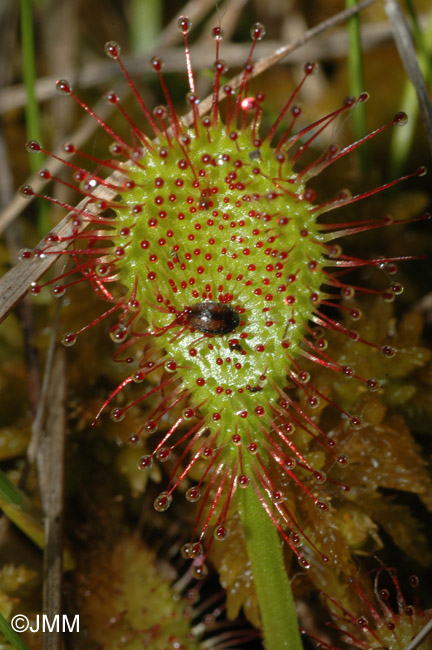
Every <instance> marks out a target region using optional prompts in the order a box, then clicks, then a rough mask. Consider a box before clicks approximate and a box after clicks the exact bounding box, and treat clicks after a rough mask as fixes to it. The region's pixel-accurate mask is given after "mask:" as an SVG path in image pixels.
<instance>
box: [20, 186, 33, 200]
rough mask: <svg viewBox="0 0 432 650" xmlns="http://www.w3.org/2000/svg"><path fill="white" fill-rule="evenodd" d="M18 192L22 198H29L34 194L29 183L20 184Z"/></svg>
mask: <svg viewBox="0 0 432 650" xmlns="http://www.w3.org/2000/svg"><path fill="white" fill-rule="evenodd" d="M18 194H19V195H20V196H22V197H23V198H24V199H31V198H32V196H34V189H33V188H32V186H31V185H21V187H19V188H18Z"/></svg>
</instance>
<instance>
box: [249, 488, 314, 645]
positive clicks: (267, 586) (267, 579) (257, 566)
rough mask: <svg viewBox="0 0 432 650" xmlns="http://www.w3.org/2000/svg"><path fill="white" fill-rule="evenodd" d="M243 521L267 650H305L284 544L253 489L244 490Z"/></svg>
mask: <svg viewBox="0 0 432 650" xmlns="http://www.w3.org/2000/svg"><path fill="white" fill-rule="evenodd" d="M241 518H242V523H243V527H244V531H245V535H246V546H247V550H248V555H249V559H250V562H251V565H252V573H253V577H254V583H255V589H256V593H257V597H258V602H259V607H260V612H261V618H262V625H263V631H264V639H265V647H266V650H284V649H286V650H302V647H303V646H302V642H301V640H300V634H299V631H298V622H297V615H296V610H295V605H294V598H293V595H292V591H291V584H290V580H289V578H288V575H287V573H286V569H285V563H284V558H283V553H282V546H281V540H280V538H279V534H278V532H277V529H276V527H275V525H274V524H273V522H272V521H271V519H270V518H269V516H268V515H267V513H266V512H265V510H264V508H263V507H262V505H261V503H260V500H259V498H258V496H257V495H256V494H255V492H254V490H253V488H252V485H250V486H249V487H248V488H247V489H245V490H242V495H241Z"/></svg>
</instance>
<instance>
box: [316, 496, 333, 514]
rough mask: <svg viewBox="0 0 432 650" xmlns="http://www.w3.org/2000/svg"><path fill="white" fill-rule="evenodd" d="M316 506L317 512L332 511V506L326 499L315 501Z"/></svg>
mask: <svg viewBox="0 0 432 650" xmlns="http://www.w3.org/2000/svg"><path fill="white" fill-rule="evenodd" d="M314 505H315V508H316V509H317V510H319V512H328V510H329V509H330V506H329V504H328V502H327V501H326V500H325V499H322V498H321V499H317V500H316V501H315V504H314Z"/></svg>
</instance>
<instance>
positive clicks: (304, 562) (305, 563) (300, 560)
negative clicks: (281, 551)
mask: <svg viewBox="0 0 432 650" xmlns="http://www.w3.org/2000/svg"><path fill="white" fill-rule="evenodd" d="M297 559H298V563H299V564H300V566H301V567H303V569H310V563H309V562H308V561H307V559H306V558H305V557H304V555H300V556H299V557H298V558H297Z"/></svg>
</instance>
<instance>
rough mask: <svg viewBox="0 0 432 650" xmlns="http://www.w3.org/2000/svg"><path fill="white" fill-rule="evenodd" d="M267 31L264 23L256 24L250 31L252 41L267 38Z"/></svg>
mask: <svg viewBox="0 0 432 650" xmlns="http://www.w3.org/2000/svg"><path fill="white" fill-rule="evenodd" d="M265 33H266V30H265V27H264V25H263V24H262V23H254V24H253V25H252V27H251V29H250V36H251V39H252V40H257V41H261V40H262V39H263V38H264V36H265Z"/></svg>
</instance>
